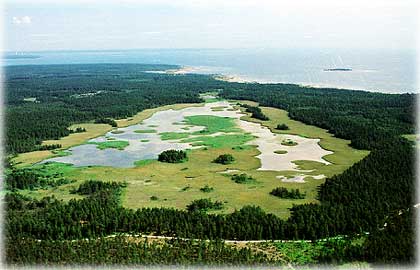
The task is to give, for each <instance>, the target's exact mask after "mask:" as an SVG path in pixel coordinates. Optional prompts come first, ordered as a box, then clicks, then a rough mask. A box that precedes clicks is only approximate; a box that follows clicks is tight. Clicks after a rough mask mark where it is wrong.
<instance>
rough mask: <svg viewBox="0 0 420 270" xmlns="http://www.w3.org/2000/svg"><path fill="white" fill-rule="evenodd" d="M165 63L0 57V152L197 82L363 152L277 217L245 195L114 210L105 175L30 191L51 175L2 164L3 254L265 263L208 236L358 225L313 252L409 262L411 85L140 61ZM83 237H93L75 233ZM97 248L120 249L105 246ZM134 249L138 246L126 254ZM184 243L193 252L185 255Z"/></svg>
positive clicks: (169, 96) (197, 87) (277, 234)
mask: <svg viewBox="0 0 420 270" xmlns="http://www.w3.org/2000/svg"><path fill="white" fill-rule="evenodd" d="M169 67H172V66H160V65H159V66H149V65H117V64H114V65H110V64H104V65H57V66H39V67H37V68H34V67H31V66H21V67H8V68H6V70H5V75H6V77H5V89H6V91H5V94H6V98H7V99H6V102H7V103H6V110H5V113H6V121H7V122H6V132H5V137H6V144H5V146H6V151H7V153H8V154H10V155H12V154H15V153H20V152H27V151H32V150H36V149H38V148H39V145H40V143H41V141H42V140H46V139H54V138H59V137H62V136H65V135H68V134H69V133H70V132H71V131H70V130H69V129H68V127H69V126H70V125H71V124H73V123H79V122H86V121H104V119H108V120H113V119H118V118H123V117H128V116H131V115H133V114H135V113H137V112H138V111H141V110H144V109H146V108H152V107H156V106H160V105H164V104H171V103H184V102H201V100H200V98H199V93H202V92H206V91H209V90H218V91H219V93H220V96H221V97H223V98H226V99H235V100H252V101H255V102H258V103H260V105H261V106H270V107H275V108H280V109H284V110H287V111H288V112H289V116H290V117H291V118H292V119H295V120H299V121H302V122H304V123H307V124H310V125H315V126H318V127H321V128H325V129H328V130H329V131H330V132H331V133H333V134H334V135H335V136H337V137H340V138H344V139H348V140H351V145H352V146H353V147H355V148H358V149H367V150H370V151H371V153H370V154H369V155H368V156H367V157H366V158H364V159H363V160H361V161H359V162H358V163H356V164H354V165H353V166H352V167H350V168H349V169H347V170H346V171H345V172H344V173H342V174H340V175H336V176H334V177H332V178H328V179H327V180H326V181H325V183H324V184H322V185H321V186H320V187H319V189H318V200H319V201H320V203H319V204H305V205H299V206H294V207H293V208H292V209H291V216H290V217H289V218H288V219H287V220H282V219H280V218H278V217H277V216H275V215H272V214H268V213H265V212H264V211H263V210H262V209H260V208H258V207H255V206H252V205H250V206H244V207H243V208H241V209H238V210H236V211H234V212H233V213H231V214H217V213H212V212H211V211H209V212H208V211H195V210H194V211H188V209H186V210H176V209H170V208H140V209H136V210H133V209H125V208H123V207H121V204H120V195H121V192H122V190H123V189H124V188H127V187H126V186H125V185H119V184H116V183H112V182H111V183H104V184H99V183H98V182H86V183H83V184H81V185H80V187H79V188H78V189H75V190H74V192H75V193H77V194H81V195H82V196H84V198H83V199H78V200H76V199H72V200H70V201H69V202H63V201H59V200H57V199H56V198H53V197H46V198H43V199H40V200H37V199H33V198H30V197H27V196H24V195H21V194H19V193H18V192H16V191H19V190H25V189H33V188H36V187H37V186H40V185H52V184H51V183H52V182H51V181H56V180H55V178H54V179H50V178H45V177H44V176H43V175H41V174H39V173H36V172H32V171H30V170H29V171H28V170H27V171H25V169H18V168H15V167H14V166H13V164H9V166H10V168H9V169H8V170H9V171H10V172H11V173H8V174H7V175H6V183H7V185H6V188H7V189H8V192H7V193H6V195H5V198H4V199H5V201H6V204H7V211H6V213H5V227H4V232H5V236H6V260H7V263H10V264H34V263H45V262H51V263H56V264H60V263H66V264H68V263H91V264H92V263H93V264H94V263H108V262H112V263H124V262H126V263H140V264H142V263H144V264H149V263H152V261H153V260H152V257H150V256H152V255H151V254H157V252H158V250H160V252H163V251H164V252H165V254H167V258H168V261H162V262H163V263H165V262H168V263H178V262H179V263H187V262H189V263H191V262H203V263H213V262H214V263H216V262H218V263H226V264H229V263H247V264H259V263H264V264H266V263H267V264H269V263H272V262H271V261H270V260H269V259H268V258H265V257H264V256H263V255H262V254H259V253H255V252H251V251H249V250H247V249H244V250H236V249H234V250H232V249H229V247H227V246H225V245H224V244H223V243H222V242H221V241H220V239H225V240H227V239H232V240H235V239H236V240H250V239H252V240H257V239H267V240H273V239H307V240H312V241H317V240H319V239H324V238H329V237H337V236H343V237H344V236H345V237H348V238H349V239H358V238H360V237H361V236H363V237H364V238H365V241H364V244H363V245H362V246H360V247H358V248H357V249H356V250H355V248H354V247H352V248H349V247H348V246H346V245H337V246H334V247H335V251H334V253H333V254H324V255H323V256H321V257H322V258H323V259H322V260H325V261H332V260H334V258H336V259H337V258H340V259H342V260H344V261H368V262H371V263H374V264H375V263H378V264H382V263H386V264H391V263H392V264H403V265H405V264H408V263H410V264H412V263H414V251H415V235H414V226H415V222H414V220H415V217H416V215H417V213H416V212H417V210H416V208H414V207H413V205H414V204H415V199H414V198H415V197H414V196H415V194H414V190H415V172H414V160H415V151H416V149H415V147H413V144H412V143H411V142H409V141H408V140H406V139H404V138H402V137H401V135H402V134H409V133H414V131H415V116H414V110H415V99H416V95H414V94H381V93H370V92H365V91H353V90H352V91H350V90H338V89H322V88H320V89H318V88H308V87H301V86H297V85H289V84H269V85H265V84H257V83H252V84H249V83H228V82H223V81H218V80H215V79H213V78H212V77H211V76H205V75H166V74H156V73H146V72H144V71H148V70H161V69H167V68H169ZM29 97H31V98H36V102H33V101H25V100H24V99H25V98H29ZM257 114H258V112H257ZM108 120H105V121H108ZM110 123H111V122H110ZM42 179H46V180H42ZM232 180H233V181H235V182H236V181H238V183H242V182H247V181H252V180H253V179H252V178H251V179H249V177H248V176H247V175H244V176H241V175H238V176H236V178H232ZM43 181H44V182H43ZM45 181H46V182H45ZM211 203H213V204H214V203H215V202H210V203H209V202H207V201H201V202H192V203H191V205H192V206H191V209H200V208H201V209H209V208H211V207H214V205H213V204H211ZM218 207H220V204H219V203H217V206H216V208H218ZM118 233H130V234H131V233H144V234H155V235H165V236H173V237H182V238H196V239H212V240H214V241H215V242H209V243H208V244H205V243H204V242H203V243H198V244H197V243H187V242H182V241H178V242H176V241H175V242H174V243H171V244H168V245H165V246H163V247H159V249H158V248H157V247H156V246H153V245H148V246H147V248H145V246H144V244H141V243H138V244H135V243H127V242H126V241H123V240H121V239H120V238H115V239H108V238H105V236H108V235H112V234H118ZM98 237H99V240H98ZM86 238H87V239H97V240H95V241H82V239H86ZM69 240H77V241H78V242H71V241H69ZM122 242H124V243H122ZM74 243H77V245H76V244H74ZM331 245H335V244H331ZM92 246H94V247H92ZM197 246H198V247H197ZM115 247H121V250H119V249H118V248H115ZM40 250H42V251H40ZM109 250H116V251H113V252H115V254H120V255H118V256H115V257H112V256H110V254H109V252H110V251H109ZM126 250H127V251H130V252H129V254H131V255H127V256H128V257H127V256H123V255H122V254H123V251H126ZM198 250H207V251H206V252H204V253H201V252H199V251H198ZM209 250H210V251H209ZM87 251H92V252H93V251H95V254H98V255H97V256H93V257H86V256H85V255H83V254H86V253H87ZM134 251H136V252H134ZM137 252H139V253H137ZM141 252H145V253H141ZM212 252H213V253H212ZM146 253H147V254H149V255H144V256H139V257H135V256H134V255H133V254H146ZM193 253H194V254H202V255H201V257H199V258H197V257H193V256H189V255H188V254H193ZM75 254H82V255H79V256H76V255H75ZM99 254H100V255H99ZM160 254H162V253H160ZM176 254H182V255H180V256H179V257H177V256H176ZM206 254H207V255H208V256H207V255H206ZM209 254H211V255H209ZM206 256H207V257H206ZM111 258H112V259H111ZM159 258H160V257H159ZM176 258H179V259H178V260H177V259H176ZM162 260H163V259H162Z"/></svg>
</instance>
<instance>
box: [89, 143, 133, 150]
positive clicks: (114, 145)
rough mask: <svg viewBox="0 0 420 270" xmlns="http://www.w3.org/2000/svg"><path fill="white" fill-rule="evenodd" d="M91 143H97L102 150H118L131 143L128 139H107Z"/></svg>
mask: <svg viewBox="0 0 420 270" xmlns="http://www.w3.org/2000/svg"><path fill="white" fill-rule="evenodd" d="M89 144H96V145H97V148H98V149H100V150H104V149H108V148H115V149H118V150H124V148H126V147H127V146H128V145H129V143H128V142H127V141H106V142H89Z"/></svg>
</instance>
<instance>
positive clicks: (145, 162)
mask: <svg viewBox="0 0 420 270" xmlns="http://www.w3.org/2000/svg"><path fill="white" fill-rule="evenodd" d="M155 161H156V160H155V159H142V160H137V161H136V162H134V165H135V166H137V167H140V166H146V165H148V164H150V163H152V162H155Z"/></svg>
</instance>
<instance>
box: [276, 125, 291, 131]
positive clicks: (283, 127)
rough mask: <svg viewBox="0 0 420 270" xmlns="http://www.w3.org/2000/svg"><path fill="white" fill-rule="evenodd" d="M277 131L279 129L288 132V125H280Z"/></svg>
mask: <svg viewBox="0 0 420 270" xmlns="http://www.w3.org/2000/svg"><path fill="white" fill-rule="evenodd" d="M276 129H278V130H288V129H289V127H288V126H287V125H286V124H278V125H277V128H276Z"/></svg>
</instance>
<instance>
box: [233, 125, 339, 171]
mask: <svg viewBox="0 0 420 270" xmlns="http://www.w3.org/2000/svg"><path fill="white" fill-rule="evenodd" d="M238 125H239V126H240V127H241V128H242V129H243V130H245V131H247V132H250V133H251V134H252V135H254V136H256V137H257V138H256V139H255V140H252V141H251V142H249V143H248V144H250V145H256V146H257V148H258V150H259V151H260V152H261V154H260V155H258V156H257V158H259V159H260V160H261V167H260V168H259V169H258V170H264V171H286V170H295V171H299V170H298V166H297V165H296V164H294V163H293V161H295V160H311V161H317V162H321V163H324V164H327V165H328V164H330V163H329V162H328V161H326V160H324V159H323V158H322V157H323V156H325V155H329V154H332V153H333V152H331V151H327V150H324V149H322V148H321V147H320V146H319V144H318V143H319V139H308V138H304V137H300V136H297V135H288V134H274V133H272V132H271V130H270V129H268V128H267V127H264V126H262V125H260V124H258V123H252V122H248V121H244V120H240V119H239V120H238ZM285 139H289V140H292V141H294V142H297V143H298V144H297V145H295V146H285V145H282V144H281V142H282V141H283V140H285ZM277 150H284V151H287V153H286V154H282V155H279V154H276V153H274V151H277Z"/></svg>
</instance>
